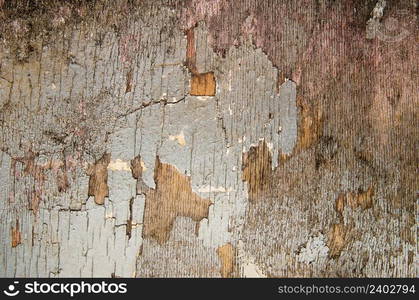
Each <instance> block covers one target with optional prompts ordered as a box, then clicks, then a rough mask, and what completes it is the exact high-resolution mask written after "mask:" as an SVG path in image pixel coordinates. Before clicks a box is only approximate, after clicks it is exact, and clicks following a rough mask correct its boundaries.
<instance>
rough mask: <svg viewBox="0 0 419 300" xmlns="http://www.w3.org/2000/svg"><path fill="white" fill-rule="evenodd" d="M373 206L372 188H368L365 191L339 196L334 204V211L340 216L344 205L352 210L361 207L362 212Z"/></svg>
mask: <svg viewBox="0 0 419 300" xmlns="http://www.w3.org/2000/svg"><path fill="white" fill-rule="evenodd" d="M373 204H374V188H373V187H372V186H370V187H369V188H368V189H367V190H366V191H358V192H348V193H346V194H345V193H341V194H339V196H338V198H337V199H336V202H335V209H336V211H337V212H338V213H339V214H340V215H342V213H343V209H344V208H345V205H349V207H351V208H352V209H355V208H357V207H361V208H362V209H363V210H364V209H368V208H371V207H372V206H373Z"/></svg>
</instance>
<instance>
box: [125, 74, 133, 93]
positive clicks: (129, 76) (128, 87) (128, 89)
mask: <svg viewBox="0 0 419 300" xmlns="http://www.w3.org/2000/svg"><path fill="white" fill-rule="evenodd" d="M131 91H132V68H131V69H129V71H128V72H127V79H126V83H125V93H129V92H131Z"/></svg>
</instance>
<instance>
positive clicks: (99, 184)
mask: <svg viewBox="0 0 419 300" xmlns="http://www.w3.org/2000/svg"><path fill="white" fill-rule="evenodd" d="M110 161H111V155H110V154H108V153H105V154H103V156H102V158H100V159H99V160H98V161H96V162H95V163H94V164H91V165H90V166H89V167H88V169H87V175H89V176H90V178H89V192H88V194H89V196H94V197H95V202H96V204H103V203H104V202H105V197H108V196H109V188H108V165H109V162H110Z"/></svg>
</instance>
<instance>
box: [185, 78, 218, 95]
mask: <svg viewBox="0 0 419 300" xmlns="http://www.w3.org/2000/svg"><path fill="white" fill-rule="evenodd" d="M215 88H216V83H215V77H214V73H213V72H208V73H201V74H193V75H192V80H191V91H190V94H191V95H192V96H215Z"/></svg>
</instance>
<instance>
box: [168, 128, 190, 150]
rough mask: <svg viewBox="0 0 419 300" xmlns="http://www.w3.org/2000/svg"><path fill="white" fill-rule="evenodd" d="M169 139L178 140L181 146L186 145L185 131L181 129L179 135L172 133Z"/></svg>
mask: <svg viewBox="0 0 419 300" xmlns="http://www.w3.org/2000/svg"><path fill="white" fill-rule="evenodd" d="M169 140H171V141H177V143H178V144H179V145H180V146H185V145H186V141H185V135H184V134H183V131H181V132H180V133H179V134H178V135H170V136H169Z"/></svg>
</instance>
